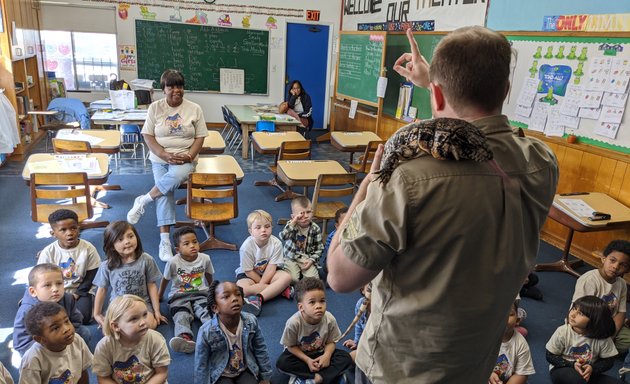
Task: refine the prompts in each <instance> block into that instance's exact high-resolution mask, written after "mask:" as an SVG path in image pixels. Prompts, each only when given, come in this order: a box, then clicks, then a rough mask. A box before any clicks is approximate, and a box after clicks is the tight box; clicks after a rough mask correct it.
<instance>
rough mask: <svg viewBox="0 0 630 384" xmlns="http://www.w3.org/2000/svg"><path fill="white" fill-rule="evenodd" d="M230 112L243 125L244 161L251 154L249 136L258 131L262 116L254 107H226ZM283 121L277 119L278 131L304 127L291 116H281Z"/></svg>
mask: <svg viewBox="0 0 630 384" xmlns="http://www.w3.org/2000/svg"><path fill="white" fill-rule="evenodd" d="M225 107H226V108H227V109H228V110H229V112H230V113H231V114H232V115H234V117H236V121H238V123H239V124H240V125H241V129H242V130H243V132H242V134H241V136H243V145H242V149H241V155H242V156H243V159H247V155H248V152H249V134H250V133H251V132H255V131H256V123H257V122H258V121H260V115H259V114H258V112H256V110H255V106H253V105H226V106H225ZM281 116H282V119H277V120H275V121H274V122H275V123H276V131H295V130H297V128H298V127H301V126H302V123H301V122H300V121H298V120H295V119H294V118H292V117H291V116H289V115H281Z"/></svg>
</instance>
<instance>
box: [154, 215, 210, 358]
mask: <svg viewBox="0 0 630 384" xmlns="http://www.w3.org/2000/svg"><path fill="white" fill-rule="evenodd" d="M173 244H174V245H175V251H177V255H175V257H173V258H172V259H170V260H169V261H167V262H166V266H165V267H164V278H163V279H162V283H161V284H160V290H159V292H158V296H159V297H160V299H162V296H163V295H164V291H165V290H166V287H167V286H168V283H169V282H170V281H172V282H173V283H172V284H171V290H170V292H169V293H168V305H169V308H170V310H171V316H173V323H174V324H175V332H174V334H175V337H173V338H172V339H171V340H170V341H169V345H170V346H171V349H172V350H173V351H175V352H182V353H193V352H194V351H195V341H194V337H193V333H192V326H191V325H192V322H193V321H194V320H195V317H196V318H198V319H199V320H201V322H202V323H205V322H206V321H208V320H210V318H211V314H210V313H209V312H208V299H207V294H208V285H209V283H210V282H212V274H214V267H213V266H212V262H211V261H210V256H208V255H206V254H205V253H199V241H198V240H197V235H196V234H195V230H194V229H193V228H190V227H181V228H179V229H177V230H176V231H175V233H173Z"/></svg>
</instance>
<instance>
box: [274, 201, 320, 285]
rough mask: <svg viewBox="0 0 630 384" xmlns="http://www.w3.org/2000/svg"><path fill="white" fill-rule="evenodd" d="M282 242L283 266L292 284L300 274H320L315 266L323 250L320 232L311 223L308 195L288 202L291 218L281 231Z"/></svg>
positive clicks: (311, 213)
mask: <svg viewBox="0 0 630 384" xmlns="http://www.w3.org/2000/svg"><path fill="white" fill-rule="evenodd" d="M280 239H281V240H283V241H284V267H285V269H286V270H287V271H288V272H289V273H290V274H291V279H292V280H293V282H294V283H296V282H297V281H298V280H301V279H302V278H303V277H319V271H318V270H317V265H318V263H319V259H320V257H321V256H322V251H323V250H324V243H323V241H322V231H321V230H320V229H319V226H318V225H317V224H315V223H314V222H313V208H312V207H311V201H310V200H309V199H308V197H305V196H299V197H296V198H295V199H293V200H292V201H291V220H289V222H287V225H286V226H285V227H284V229H283V230H282V231H281V232H280Z"/></svg>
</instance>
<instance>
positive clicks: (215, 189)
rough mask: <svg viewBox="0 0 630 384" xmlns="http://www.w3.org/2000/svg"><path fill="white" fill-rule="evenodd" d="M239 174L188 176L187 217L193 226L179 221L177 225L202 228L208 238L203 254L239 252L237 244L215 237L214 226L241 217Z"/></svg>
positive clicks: (201, 248)
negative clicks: (205, 252)
mask: <svg viewBox="0 0 630 384" xmlns="http://www.w3.org/2000/svg"><path fill="white" fill-rule="evenodd" d="M236 186H237V180H236V175H235V174H233V173H230V174H224V173H191V174H190V175H188V188H187V198H186V216H188V217H189V218H190V219H192V220H194V222H193V223H187V222H177V224H176V226H181V225H197V226H200V227H201V228H202V229H203V231H204V233H205V234H206V236H207V239H206V240H205V241H204V242H203V243H201V244H200V248H199V250H200V251H206V250H208V249H228V250H231V251H236V250H237V249H238V248H237V246H236V244H231V243H226V242H224V241H222V240H219V239H217V238H216V236H215V225H217V224H218V223H223V222H226V221H229V220H230V219H234V218H236V217H238V193H237V189H236Z"/></svg>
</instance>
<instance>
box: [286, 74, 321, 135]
mask: <svg viewBox="0 0 630 384" xmlns="http://www.w3.org/2000/svg"><path fill="white" fill-rule="evenodd" d="M279 112H280V113H286V114H288V115H290V116H292V117H293V118H295V119H297V120H299V121H301V122H302V125H303V126H304V128H306V131H307V132H308V131H310V130H311V129H312V128H313V103H312V102H311V97H310V96H309V95H308V93H306V91H305V90H304V87H302V83H301V82H300V81H299V80H293V81H292V82H291V86H290V87H289V94H288V95H287V101H285V102H284V103H282V104H280V108H279Z"/></svg>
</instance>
